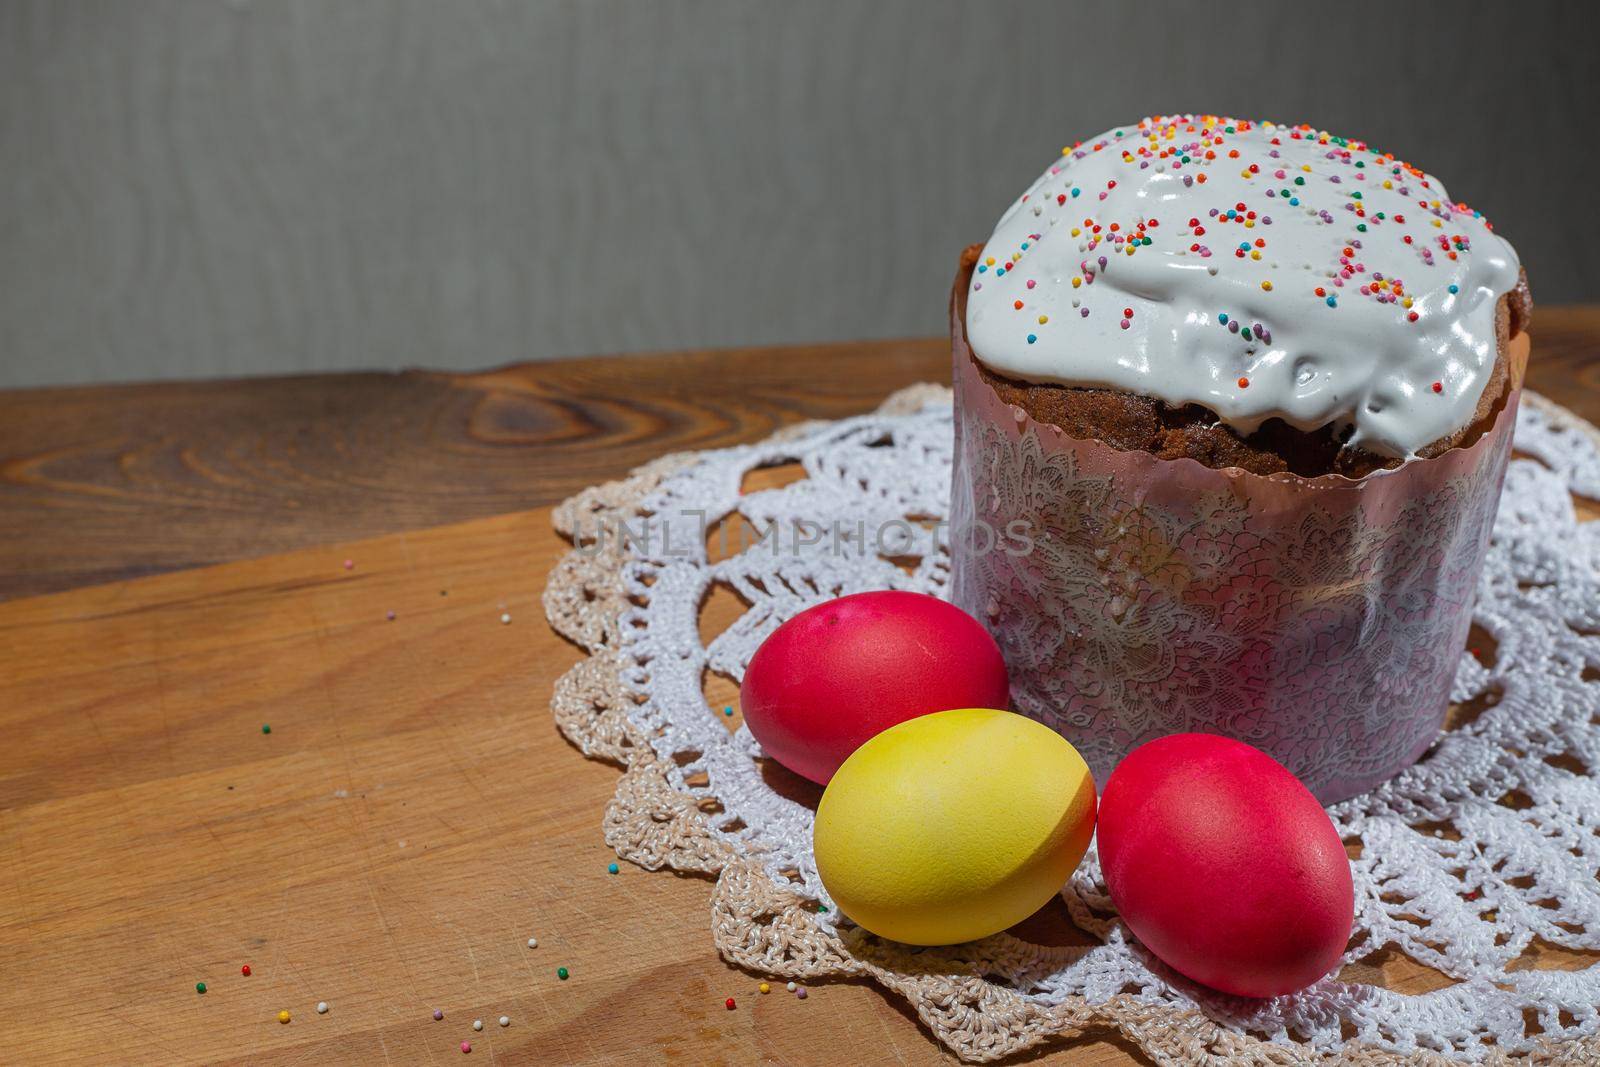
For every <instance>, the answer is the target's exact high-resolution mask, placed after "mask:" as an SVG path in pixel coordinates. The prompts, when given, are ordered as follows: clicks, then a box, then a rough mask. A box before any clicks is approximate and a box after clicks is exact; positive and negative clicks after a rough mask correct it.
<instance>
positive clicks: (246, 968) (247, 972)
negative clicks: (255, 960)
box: [239, 963, 250, 978]
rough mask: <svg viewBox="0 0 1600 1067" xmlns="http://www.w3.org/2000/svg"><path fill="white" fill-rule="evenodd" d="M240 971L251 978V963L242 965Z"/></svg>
mask: <svg viewBox="0 0 1600 1067" xmlns="http://www.w3.org/2000/svg"><path fill="white" fill-rule="evenodd" d="M239 973H240V974H242V975H244V976H245V977H246V978H249V977H250V965H249V964H248V963H247V964H245V965H244V966H243V967H240V968H239Z"/></svg>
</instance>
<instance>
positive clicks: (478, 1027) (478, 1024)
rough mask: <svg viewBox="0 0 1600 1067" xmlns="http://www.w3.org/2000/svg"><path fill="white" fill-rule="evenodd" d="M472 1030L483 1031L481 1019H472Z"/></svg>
mask: <svg viewBox="0 0 1600 1067" xmlns="http://www.w3.org/2000/svg"><path fill="white" fill-rule="evenodd" d="M472 1028H473V1029H474V1030H482V1029H483V1020H482V1019H474V1020H472Z"/></svg>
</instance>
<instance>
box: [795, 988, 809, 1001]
mask: <svg viewBox="0 0 1600 1067" xmlns="http://www.w3.org/2000/svg"><path fill="white" fill-rule="evenodd" d="M794 995H795V999H797V1000H804V999H806V987H805V986H801V987H800V988H799V989H796V990H795V991H794Z"/></svg>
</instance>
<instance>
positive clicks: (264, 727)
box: [261, 722, 272, 734]
mask: <svg viewBox="0 0 1600 1067" xmlns="http://www.w3.org/2000/svg"><path fill="white" fill-rule="evenodd" d="M261 732H262V733H264V734H270V733H271V732H272V724H271V723H270V722H264V723H262V724H261Z"/></svg>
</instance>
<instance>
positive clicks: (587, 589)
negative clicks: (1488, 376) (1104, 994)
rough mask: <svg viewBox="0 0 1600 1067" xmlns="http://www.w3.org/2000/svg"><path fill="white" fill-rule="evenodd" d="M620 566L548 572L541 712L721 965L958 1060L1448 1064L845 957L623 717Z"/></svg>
mask: <svg viewBox="0 0 1600 1067" xmlns="http://www.w3.org/2000/svg"><path fill="white" fill-rule="evenodd" d="M949 395H950V390H949V389H947V388H946V387H944V386H941V385H936V384H932V383H920V384H918V385H913V386H909V387H907V388H905V389H902V390H900V391H899V392H896V393H894V394H893V395H891V396H890V397H889V398H888V399H887V400H885V401H884V402H883V404H882V405H881V406H880V407H879V408H878V413H879V414H885V415H898V414H910V413H913V412H915V411H917V410H919V409H921V408H922V407H923V406H925V405H926V404H928V403H929V402H931V401H934V400H938V399H940V398H943V397H948V396H949ZM1524 403H1528V404H1534V405H1536V406H1538V407H1539V408H1540V409H1541V410H1542V411H1543V412H1544V413H1545V414H1546V415H1547V417H1549V418H1550V419H1551V420H1552V421H1557V422H1562V423H1565V424H1567V425H1569V426H1572V427H1575V428H1577V429H1580V430H1581V431H1582V432H1585V433H1588V434H1594V430H1593V429H1592V428H1591V427H1590V426H1589V425H1588V423H1586V422H1584V421H1583V420H1582V419H1580V418H1578V417H1577V416H1575V415H1573V414H1571V413H1570V412H1568V411H1566V410H1565V409H1564V408H1561V407H1560V406H1559V405H1557V404H1554V403H1552V402H1551V401H1549V400H1546V399H1545V398H1543V397H1539V396H1536V395H1533V394H1526V395H1525V396H1524ZM815 425H816V424H815V423H799V424H796V425H792V426H788V427H785V428H783V429H781V430H779V431H777V432H776V433H774V434H772V435H771V436H770V437H768V438H767V439H766V443H769V444H777V443H781V442H783V441H784V440H787V439H792V438H794V437H796V436H798V435H800V434H803V433H805V432H806V431H807V430H809V429H812V428H814V426H815ZM1597 436H1600V435H1597ZM695 460H696V454H695V453H693V452H680V453H673V454H671V455H666V456H663V457H661V458H659V459H656V460H654V461H652V462H650V463H647V464H645V465H644V466H642V467H639V468H638V469H636V470H635V471H633V473H631V474H630V475H629V476H628V477H626V478H623V479H620V480H618V481H614V482H607V483H605V484H603V485H598V486H593V487H591V488H589V489H585V490H583V491H582V492H580V493H578V494H577V495H575V496H573V497H571V498H569V499H567V500H565V501H563V502H562V503H561V504H560V505H558V506H557V507H556V508H555V509H554V511H553V513H552V520H553V523H554V526H555V529H556V531H557V532H558V533H559V534H561V535H562V536H563V537H565V538H567V539H568V540H569V541H571V540H572V539H573V538H574V537H575V536H576V535H577V531H578V530H579V528H580V526H587V527H588V528H591V529H592V528H595V527H596V525H597V524H601V523H604V522H606V521H608V520H616V519H631V518H633V517H634V516H635V514H636V512H635V508H636V505H637V504H638V503H639V501H641V500H642V499H643V498H644V497H645V496H647V495H648V494H649V493H651V492H652V491H653V490H654V489H655V488H656V487H657V486H659V485H660V483H661V482H662V481H663V480H664V479H665V478H668V477H670V476H671V475H673V474H675V473H677V472H678V471H681V470H683V469H685V468H686V467H688V466H690V465H691V464H693V463H694V462H695ZM625 562H626V557H625V555H624V553H623V552H622V551H621V549H620V547H619V546H618V545H617V544H616V543H615V540H613V542H612V543H611V544H610V545H609V546H602V548H601V550H599V551H589V552H578V551H571V552H568V553H567V554H566V555H565V556H564V557H563V558H562V559H561V560H560V562H558V563H557V565H556V566H555V568H554V569H553V570H552V571H551V574H550V576H549V581H548V584H547V585H546V588H545V591H544V598H543V601H544V609H545V615H546V617H547V618H548V619H549V622H550V625H551V626H552V628H554V629H555V630H556V632H557V633H559V634H561V635H562V636H564V637H566V638H568V639H569V640H571V641H573V642H574V643H575V644H577V645H579V646H580V647H582V648H583V649H585V650H586V651H587V653H588V655H587V657H586V658H585V659H583V660H582V661H580V662H579V663H578V664H577V665H575V666H574V667H572V668H571V669H570V670H568V671H567V672H566V673H565V674H564V675H563V676H562V677H561V678H560V679H559V680H558V681H557V683H556V687H555V691H554V694H553V696H552V698H551V710H552V712H553V714H554V716H555V721H556V725H557V727H558V728H559V729H560V730H561V733H562V734H563V735H564V736H565V737H566V738H567V739H568V740H569V741H571V742H572V744H573V745H575V746H576V747H577V748H578V749H579V751H581V752H582V753H583V754H584V755H585V756H586V757H588V758H590V759H595V760H602V761H605V762H609V763H613V764H616V765H618V766H620V767H621V768H622V769H623V773H622V777H621V779H620V780H619V781H618V783H617V789H616V793H615V795H614V796H613V797H612V799H611V802H610V803H609V804H608V805H607V806H606V812H605V817H604V822H603V828H604V833H605V840H606V843H607V844H608V845H610V846H611V847H612V848H613V849H615V850H616V852H617V855H618V856H620V857H621V858H623V859H626V860H628V861H630V862H632V863H635V864H637V865H639V866H641V867H644V868H645V869H647V870H661V869H663V868H668V869H671V870H676V871H683V872H693V873H698V874H706V875H711V876H714V877H715V879H716V881H715V885H714V888H713V890H712V894H711V918H712V923H711V929H712V937H713V941H714V942H715V944H716V946H717V950H718V951H719V952H720V953H721V955H722V957H723V958H724V959H725V960H727V961H728V962H729V963H732V964H734V965H736V966H739V967H743V968H745V969H747V970H749V971H752V972H756V973H759V974H766V975H771V976H774V977H777V978H782V979H786V980H787V979H794V980H800V979H804V980H807V981H813V982H814V981H817V980H819V979H828V978H835V979H863V978H868V979H871V980H872V981H875V982H877V983H878V984H879V985H881V986H883V987H884V988H885V989H889V990H892V991H894V992H895V993H897V994H898V995H900V996H902V997H904V998H905V1000H906V1001H907V1002H908V1003H909V1004H910V1005H911V1006H912V1008H913V1009H914V1010H915V1011H916V1013H917V1017H918V1018H919V1019H921V1021H922V1023H923V1025H925V1026H926V1027H928V1029H929V1030H930V1031H931V1033H932V1035H933V1036H934V1037H935V1038H936V1039H937V1040H938V1041H939V1042H940V1043H941V1044H943V1045H944V1046H945V1047H947V1048H948V1049H950V1050H951V1051H952V1052H953V1053H955V1054H956V1055H957V1056H958V1057H959V1058H960V1059H962V1060H963V1061H966V1062H969V1063H987V1062H993V1061H996V1060H1000V1059H1003V1058H1005V1057H1008V1056H1012V1055H1016V1054H1018V1053H1021V1052H1024V1051H1026V1050H1028V1049H1031V1048H1034V1047H1036V1046H1038V1045H1040V1044H1042V1043H1043V1042H1046V1041H1051V1040H1058V1041H1059V1040H1070V1039H1071V1038H1074V1037H1078V1036H1082V1035H1084V1034H1085V1033H1088V1032H1090V1031H1093V1030H1115V1031H1117V1032H1119V1033H1121V1034H1122V1035H1123V1036H1124V1037H1126V1038H1127V1039H1128V1040H1129V1041H1131V1042H1133V1043H1134V1044H1136V1045H1138V1046H1139V1047H1140V1049H1142V1050H1143V1051H1144V1052H1145V1053H1146V1054H1147V1055H1149V1056H1150V1057H1151V1059H1153V1060H1154V1061H1155V1062H1156V1063H1158V1064H1163V1065H1166V1064H1216V1063H1228V1064H1246V1065H1261V1067H1300V1065H1305V1067H1324V1065H1327V1064H1331V1063H1338V1064H1349V1065H1351V1067H1379V1065H1383V1067H1389V1065H1400V1064H1406V1065H1418V1067H1423V1065H1426V1067H1435V1065H1444V1064H1448V1063H1451V1062H1453V1061H1451V1060H1449V1059H1448V1058H1446V1057H1444V1056H1440V1055H1437V1054H1435V1053H1430V1052H1418V1053H1415V1054H1413V1055H1410V1056H1401V1055H1397V1054H1395V1053H1392V1052H1388V1051H1385V1050H1381V1049H1375V1048H1372V1047H1370V1046H1364V1045H1348V1046H1346V1047H1344V1048H1342V1049H1340V1050H1339V1051H1338V1052H1337V1053H1334V1054H1323V1053H1319V1052H1317V1051H1315V1050H1313V1049H1309V1048H1303V1047H1298V1046H1293V1045H1281V1044H1275V1043H1272V1042H1270V1041H1266V1040H1263V1039H1261V1038H1258V1037H1255V1036H1253V1035H1251V1034H1244V1033H1237V1032H1234V1031H1231V1030H1228V1029H1226V1028H1225V1027H1223V1026H1221V1025H1220V1024H1218V1023H1216V1022H1214V1021H1212V1020H1211V1019H1209V1018H1207V1017H1206V1016H1205V1015H1203V1014H1201V1013H1200V1012H1195V1011H1182V1010H1172V1009H1168V1008H1163V1007H1160V1006H1152V1005H1150V1004H1147V1003H1141V1002H1139V1001H1138V1000H1135V999H1134V998H1132V997H1120V996H1119V997H1112V998H1110V999H1109V1000H1107V1001H1105V1002H1103V1003H1100V1004H1090V1003H1089V1002H1088V1001H1087V1000H1085V999H1084V998H1082V997H1071V998H1068V999H1067V1000H1066V1001H1065V1002H1063V1003H1062V1004H1059V1005H1056V1006H1048V1005H1041V1004H1039V1003H1037V1002H1035V1001H1033V1000H1030V999H1028V998H1027V997H1025V996H1023V995H1022V994H1020V993H1018V992H1016V991H1015V990H1012V989H1007V988H1004V987H1001V986H998V985H996V984H994V983H991V982H988V981H985V980H984V979H983V977H982V976H981V973H980V972H981V968H980V967H973V968H972V969H971V972H970V973H967V974H957V973H950V972H951V968H950V967H949V966H943V967H934V966H929V964H931V963H935V962H938V961H934V960H923V961H922V963H921V965H919V959H921V957H918V956H916V955H912V954H911V953H909V952H905V953H900V954H897V955H890V956H887V957H885V956H884V954H882V953H879V952H874V953H873V954H872V955H873V957H874V958H872V959H867V958H864V957H863V956H862V955H858V954H856V953H855V952H853V951H852V949H851V944H850V942H849V940H848V939H847V938H845V937H839V936H836V935H834V934H832V933H830V932H828V931H827V930H825V929H824V928H823V927H821V926H820V925H818V924H817V923H816V922H814V921H813V919H812V914H813V913H812V910H811V908H810V907H808V905H809V904H810V903H811V902H810V901H808V900H806V899H805V898H803V897H801V896H800V895H798V894H797V893H795V892H793V891H792V890H791V889H790V888H787V887H785V886H784V885H782V884H780V883H778V882H776V881H775V880H774V879H773V878H772V877H770V876H769V875H768V873H767V872H766V870H765V869H764V867H763V866H762V864H761V863H759V862H757V861H755V860H754V859H752V858H751V857H749V856H746V855H743V854H741V853H740V852H739V851H738V850H737V849H736V848H735V847H734V846H733V845H731V844H730V843H729V842H728V839H727V838H726V837H725V836H723V835H719V834H717V833H715V832H714V831H713V829H712V827H711V825H710V823H709V821H708V819H707V816H706V813H705V812H704V811H702V809H701V808H700V801H699V800H698V799H697V798H695V797H693V796H691V795H689V794H687V793H683V792H681V791H679V790H678V789H676V788H675V787H674V786H673V784H672V781H671V777H670V775H669V774H668V766H669V764H670V761H669V760H668V759H664V758H663V757H661V756H659V755H658V754H657V753H656V752H655V751H654V749H653V748H652V747H651V745H650V743H649V740H648V739H647V738H646V737H644V736H643V735H642V734H641V732H640V730H639V728H638V727H637V726H636V725H635V724H634V723H633V722H632V721H631V720H630V719H629V718H628V716H627V715H626V713H625V711H624V709H625V708H626V707H627V706H628V705H629V704H630V702H632V701H633V700H635V699H636V696H635V694H633V693H632V692H631V691H630V690H629V688H628V686H627V685H626V684H625V683H624V681H623V675H624V671H625V668H626V666H627V664H628V656H627V654H626V653H625V652H623V651H622V644H623V634H622V633H621V629H620V626H619V623H618V618H619V616H620V615H621V614H622V612H623V611H624V610H625V609H626V608H627V607H628V595H627V593H626V591H625V588H624V582H623V577H622V570H623V564H624V563H625ZM1591 1057H1592V1058H1591ZM1499 1058H1500V1057H1496V1058H1492V1059H1491V1060H1490V1062H1495V1061H1496V1059H1499ZM1505 1059H1506V1060H1508V1061H1509V1060H1510V1058H1509V1057H1505ZM1516 1062H1519V1063H1574V1062H1597V1063H1600V1043H1594V1044H1585V1046H1584V1047H1582V1048H1581V1049H1580V1048H1571V1047H1567V1048H1559V1047H1550V1048H1548V1049H1546V1050H1542V1051H1541V1052H1539V1053H1537V1054H1535V1055H1533V1056H1524V1057H1518V1058H1516Z"/></svg>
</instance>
